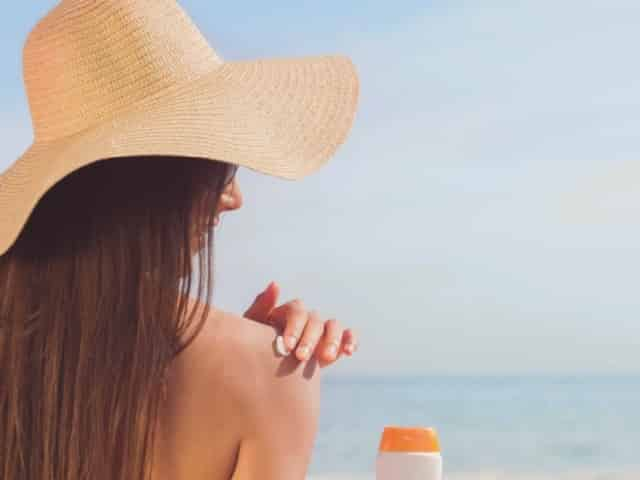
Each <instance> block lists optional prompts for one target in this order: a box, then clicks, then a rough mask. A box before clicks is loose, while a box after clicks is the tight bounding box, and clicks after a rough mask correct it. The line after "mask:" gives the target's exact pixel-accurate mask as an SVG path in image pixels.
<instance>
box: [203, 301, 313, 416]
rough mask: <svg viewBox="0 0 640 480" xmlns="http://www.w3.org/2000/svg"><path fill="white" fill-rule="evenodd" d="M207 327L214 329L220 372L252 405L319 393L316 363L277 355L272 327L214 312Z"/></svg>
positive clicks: (307, 396) (220, 311) (236, 316)
mask: <svg viewBox="0 0 640 480" xmlns="http://www.w3.org/2000/svg"><path fill="white" fill-rule="evenodd" d="M210 326H211V327H212V328H213V329H214V330H215V331H214V332H212V334H213V335H215V337H216V339H217V341H215V342H214V343H215V344H217V346H218V347H217V348H218V349H219V355H217V364H218V365H220V366H221V367H222V371H221V373H223V374H224V376H225V378H226V381H227V382H229V384H233V385H234V386H235V388H237V390H238V392H239V393H240V394H242V395H244V396H245V398H246V400H248V401H249V402H251V405H255V403H254V400H260V402H259V403H260V404H262V405H264V404H265V403H266V404H268V401H266V402H265V398H263V395H266V394H269V396H270V398H274V399H277V398H280V399H281V400H282V399H284V398H286V399H287V400H288V401H292V398H291V397H292V396H295V397H298V398H305V399H310V398H313V397H314V396H315V395H317V394H319V382H320V368H319V367H318V365H317V361H316V360H315V359H312V360H310V361H308V362H300V361H298V360H297V359H296V358H295V357H294V356H293V355H290V356H288V357H281V356H279V355H278V354H277V352H276V350H275V347H274V345H275V343H274V341H275V338H276V336H277V335H278V333H279V332H278V331H277V330H276V329H275V328H274V327H272V326H270V325H264V324H262V323H258V322H255V321H253V320H250V319H248V318H244V317H241V316H239V315H236V314H233V313H230V312H225V311H222V310H215V311H214V313H213V315H212V322H211V324H210ZM205 337H206V334H205Z"/></svg>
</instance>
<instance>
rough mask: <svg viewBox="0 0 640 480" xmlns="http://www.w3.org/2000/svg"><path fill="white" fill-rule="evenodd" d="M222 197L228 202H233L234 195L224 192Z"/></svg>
mask: <svg viewBox="0 0 640 480" xmlns="http://www.w3.org/2000/svg"><path fill="white" fill-rule="evenodd" d="M221 199H222V201H223V202H224V203H226V204H230V203H233V197H232V196H231V195H229V194H227V193H223V194H222V197H221Z"/></svg>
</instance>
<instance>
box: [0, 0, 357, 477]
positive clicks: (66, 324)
mask: <svg viewBox="0 0 640 480" xmlns="http://www.w3.org/2000/svg"><path fill="white" fill-rule="evenodd" d="M24 78H25V85H26V89H27V94H28V98H29V104H30V108H31V115H32V120H33V125H34V142H33V144H32V145H31V146H30V147H29V148H28V149H27V151H26V152H25V153H24V154H23V155H22V156H21V157H20V158H19V159H18V160H17V161H16V162H15V163H14V164H12V165H11V166H10V167H9V168H8V169H7V170H6V171H5V172H3V173H2V175H1V176H0V385H1V387H0V413H1V415H0V418H1V421H0V439H1V443H0V478H7V479H8V478H11V479H29V480H36V479H37V480H42V479H47V480H50V479H51V480H63V479H64V480H80V479H83V480H84V479H91V480H107V479H109V480H113V479H126V480H130V479H145V480H147V479H151V480H168V479H171V480H180V479H189V480H198V479H203V480H204V479H207V480H212V479H234V480H248V479H264V480H269V479H282V480H288V479H302V478H304V475H305V471H306V469H307V466H308V463H309V459H310V454H311V450H312V445H313V439H314V435H315V431H316V422H317V415H318V405H319V403H318V402H319V390H318V389H319V374H318V366H320V367H321V366H324V365H329V364H331V363H332V362H334V361H336V359H337V358H339V356H340V355H341V354H342V353H346V354H347V355H349V354H352V353H353V352H354V351H355V349H356V339H355V336H354V334H353V333H352V332H351V331H350V330H344V331H343V330H342V328H341V327H340V326H339V325H338V323H337V322H336V321H335V320H334V319H331V320H328V321H324V320H323V319H321V318H319V316H318V314H317V312H315V311H307V310H306V307H305V305H304V304H303V303H302V301H300V300H294V301H292V302H288V303H284V304H282V305H279V306H278V305H277V300H278V289H277V285H273V284H272V285H270V286H269V287H268V288H267V289H266V290H265V292H263V293H262V294H261V295H259V296H258V297H257V298H256V300H255V302H254V303H253V305H251V306H250V307H249V309H248V310H247V311H246V312H245V313H244V315H243V316H239V315H234V314H232V313H230V312H224V311H221V310H219V309H216V308H214V307H212V306H211V305H209V304H208V301H209V299H211V298H212V293H213V267H214V251H213V246H214V242H213V239H214V231H215V227H216V226H217V224H218V222H219V216H220V215H221V214H223V213H224V212H230V211H233V210H237V209H238V208H240V206H241V205H242V195H241V192H240V187H239V185H238V181H237V179H236V178H235V175H234V174H235V171H236V169H237V167H238V166H244V167H247V168H251V169H253V170H255V171H258V172H261V173H264V174H268V175H272V176H276V177H280V178H287V179H294V180H295V179H299V178H302V177H303V176H305V175H308V174H310V173H312V172H314V171H316V170H317V169H318V168H320V167H321V166H322V165H323V164H324V163H326V162H327V161H328V159H329V158H330V157H331V156H332V155H333V153H334V152H335V151H336V149H337V148H338V147H339V145H341V144H342V143H343V142H344V140H345V138H346V136H347V134H348V131H349V130H350V128H351V124H352V121H353V118H354V114H355V110H356V103H357V97H358V81H357V76H356V72H355V70H354V67H353V64H352V63H351V62H350V61H349V60H348V59H346V58H345V57H341V56H324V57H307V58H290V59H284V58H282V59H261V60H255V61H242V62H223V61H222V60H221V58H220V57H219V56H218V55H217V54H216V52H215V51H214V50H213V49H212V47H211V46H210V45H209V44H208V43H207V42H206V40H205V39H204V37H203V36H202V35H201V34H200V32H199V31H198V29H197V27H196V26H195V25H194V24H193V23H192V21H191V20H190V19H189V17H188V16H187V15H186V13H185V12H184V11H183V10H182V9H181V8H180V7H179V5H178V4H177V3H176V2H175V1H174V0H154V1H153V2H149V1H148V0H126V1H125V0H104V1H101V2H93V1H87V0H63V1H62V2H61V3H60V4H59V5H58V6H56V7H55V8H54V9H53V10H52V11H51V12H49V13H48V14H47V15H46V16H45V17H44V18H43V19H42V20H41V21H40V22H38V24H37V25H36V27H35V28H34V29H33V30H32V32H31V33H30V34H29V37H28V39H27V42H26V44H25V49H24ZM192 256H197V259H198V268H197V269H193V265H192ZM196 272H197V273H196ZM194 283H196V284H197V288H196V292H195V295H194V294H193V286H194V285H193V284H194ZM283 330H284V332H283ZM276 333H284V338H285V339H286V340H287V341H288V342H289V341H291V343H288V352H285V354H284V356H280V355H278V354H276V352H275V350H274V338H275V336H276ZM294 348H295V350H294ZM287 353H290V354H287Z"/></svg>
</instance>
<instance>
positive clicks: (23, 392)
mask: <svg viewBox="0 0 640 480" xmlns="http://www.w3.org/2000/svg"><path fill="white" fill-rule="evenodd" d="M230 171H231V165H230V164H228V163H224V162H218V161H211V160H207V159H203V158H189V159H185V158H179V157H159V156H155V157H153V156H150V157H127V158H112V159H108V160H107V161H96V162H94V163H92V164H90V165H88V166H85V167H83V168H81V169H80V170H77V171H75V172H73V173H72V174H70V175H68V176H67V177H65V178H64V179H62V180H61V181H60V182H59V183H57V184H56V185H55V186H54V187H53V188H52V189H50V190H49V191H48V192H47V193H46V194H45V195H44V196H43V197H42V198H41V199H40V201H39V202H38V204H37V205H36V207H35V209H34V210H33V212H32V215H31V216H30V218H29V220H28V222H27V223H26V225H25V226H24V228H23V230H22V231H21V233H20V235H19V237H18V239H17V240H16V242H15V243H14V244H13V245H12V247H11V248H10V249H9V250H8V251H7V252H6V253H5V254H4V255H2V256H0V477H1V478H3V479H12V480H22V479H25V480H45V479H46V480H81V479H82V480H88V479H91V480H114V479H123V480H146V479H148V478H149V475H150V474H151V465H152V463H153V458H152V457H153V456H152V453H153V444H154V439H155V436H156V427H157V420H158V414H159V411H160V410H159V409H160V407H161V403H162V400H163V398H164V396H163V393H164V392H165V391H166V390H165V388H166V379H167V372H168V370H169V367H170V365H171V362H172V360H173V359H174V358H175V356H176V355H178V354H179V353H180V352H181V351H182V350H183V349H184V348H186V347H187V346H188V345H189V344H190V343H191V342H192V341H193V340H194V339H195V337H196V335H197V334H198V333H199V332H200V329H201V328H202V325H203V324H204V322H205V320H206V318H207V315H208V314H209V308H208V301H209V299H210V298H211V293H212V289H213V285H212V284H213V278H212V277H213V273H212V270H213V258H214V255H213V219H214V215H215V210H216V206H217V204H218V199H219V197H220V195H221V193H222V190H223V188H224V183H225V180H226V177H227V175H229V172H230ZM194 232H195V236H196V238H197V245H198V250H197V252H193V251H192V250H191V245H192V240H193V238H194ZM193 253H197V257H198V262H197V273H198V275H197V279H196V278H192V277H195V275H194V272H193V270H195V269H193V265H192V254H193ZM193 280H197V287H198V288H197V291H196V294H195V295H190V292H191V290H192V284H193ZM187 295H190V296H191V297H192V298H193V297H195V299H197V300H198V302H197V303H194V304H193V305H194V308H192V309H189V308H188V305H189V302H188V300H187ZM195 305H201V306H203V310H200V308H196V307H195ZM198 311H200V314H199V315H198ZM196 321H197V323H194V322H196ZM194 325H195V328H194ZM192 328H194V330H193V331H194V333H193V334H192V335H191V337H190V338H186V336H185V332H187V331H188V330H191V329H192Z"/></svg>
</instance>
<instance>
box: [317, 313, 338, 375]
mask: <svg viewBox="0 0 640 480" xmlns="http://www.w3.org/2000/svg"><path fill="white" fill-rule="evenodd" d="M341 344H342V327H341V326H340V324H339V323H338V321H337V320H336V319H335V318H331V319H329V320H327V321H326V322H325V324H324V335H323V337H322V339H321V341H320V346H321V350H320V359H321V360H322V361H323V362H324V363H325V365H328V364H329V363H332V362H334V361H335V360H337V358H338V352H339V349H340V347H341Z"/></svg>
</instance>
